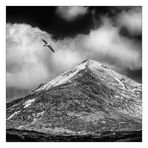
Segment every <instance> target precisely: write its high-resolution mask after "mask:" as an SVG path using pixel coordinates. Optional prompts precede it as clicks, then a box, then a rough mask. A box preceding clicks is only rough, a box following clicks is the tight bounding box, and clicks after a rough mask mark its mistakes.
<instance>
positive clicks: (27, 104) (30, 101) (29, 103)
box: [23, 99, 35, 108]
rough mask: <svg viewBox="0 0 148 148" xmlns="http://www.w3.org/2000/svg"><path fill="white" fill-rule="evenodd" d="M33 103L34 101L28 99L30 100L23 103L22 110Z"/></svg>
mask: <svg viewBox="0 0 148 148" xmlns="http://www.w3.org/2000/svg"><path fill="white" fill-rule="evenodd" d="M34 101H35V99H30V100H27V101H26V102H25V103H23V105H24V108H26V107H28V106H30V105H31V103H32V102H34Z"/></svg>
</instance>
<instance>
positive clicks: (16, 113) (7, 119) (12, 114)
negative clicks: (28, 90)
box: [7, 111, 20, 120]
mask: <svg viewBox="0 0 148 148" xmlns="http://www.w3.org/2000/svg"><path fill="white" fill-rule="evenodd" d="M19 112H20V111H16V112H14V113H13V114H12V115H10V116H9V117H8V118H7V120H10V119H11V118H12V117H13V116H15V115H16V114H18V113H19Z"/></svg>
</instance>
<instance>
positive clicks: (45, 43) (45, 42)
mask: <svg viewBox="0 0 148 148" xmlns="http://www.w3.org/2000/svg"><path fill="white" fill-rule="evenodd" d="M42 41H43V42H44V45H43V46H46V47H48V48H50V50H51V51H52V52H55V51H54V50H53V48H52V47H51V46H50V45H49V44H48V42H47V41H46V40H44V39H42Z"/></svg>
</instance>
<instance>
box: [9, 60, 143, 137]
mask: <svg viewBox="0 0 148 148" xmlns="http://www.w3.org/2000/svg"><path fill="white" fill-rule="evenodd" d="M141 94H142V89H141V84H140V83H137V82H135V81H133V80H132V79H129V78H127V77H126V76H124V75H121V74H119V73H117V72H115V71H113V70H111V69H109V68H108V67H106V66H104V65H102V64H100V63H98V62H96V61H92V60H85V61H84V62H82V63H81V64H79V65H78V66H77V67H75V68H74V69H72V70H69V71H67V72H65V73H63V74H61V75H60V76H58V77H56V78H55V79H52V80H51V81H49V82H47V83H46V84H44V85H41V87H39V88H37V89H36V90H35V91H33V92H32V93H30V94H29V95H27V96H26V97H24V98H23V99H18V100H15V101H12V102H11V103H8V104H7V129H19V130H21V131H23V130H27V131H36V132H41V133H46V134H56V135H57V134H58V135H62V134H70V135H87V134H95V133H104V132H106V131H110V132H119V131H120V132H121V131H128V132H129V131H139V130H142V121H141V120H142V115H141V113H142V111H141V108H142V96H141Z"/></svg>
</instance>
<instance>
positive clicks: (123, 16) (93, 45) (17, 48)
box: [6, 6, 142, 90]
mask: <svg viewBox="0 0 148 148" xmlns="http://www.w3.org/2000/svg"><path fill="white" fill-rule="evenodd" d="M6 19H7V20H6V38H7V39H6V45H7V47H6V48H7V49H6V58H7V61H6V62H7V63H6V75H7V76H6V77H7V88H8V87H17V88H21V89H29V90H32V89H34V88H36V87H37V86H38V85H39V84H40V83H42V82H46V81H48V80H50V79H51V78H53V77H55V76H57V75H58V74H60V73H62V72H64V71H66V70H68V69H70V68H72V67H74V66H76V65H77V64H78V63H80V62H82V61H83V60H84V59H93V60H96V61H99V62H101V63H105V64H107V65H108V66H110V67H111V68H112V69H114V70H116V71H117V72H119V73H121V74H124V75H127V76H128V77H130V78H132V79H134V80H136V81H138V82H140V83H141V79H142V8H141V7H82V6H81V7H47V6H46V7H39V6H38V7H21V6H17V7H14V6H7V8H6ZM42 38H43V39H45V40H47V41H48V42H49V43H50V45H51V46H52V47H53V48H54V49H55V53H52V52H51V51H50V50H49V49H48V48H46V47H43V43H42V41H41V39H42Z"/></svg>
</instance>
